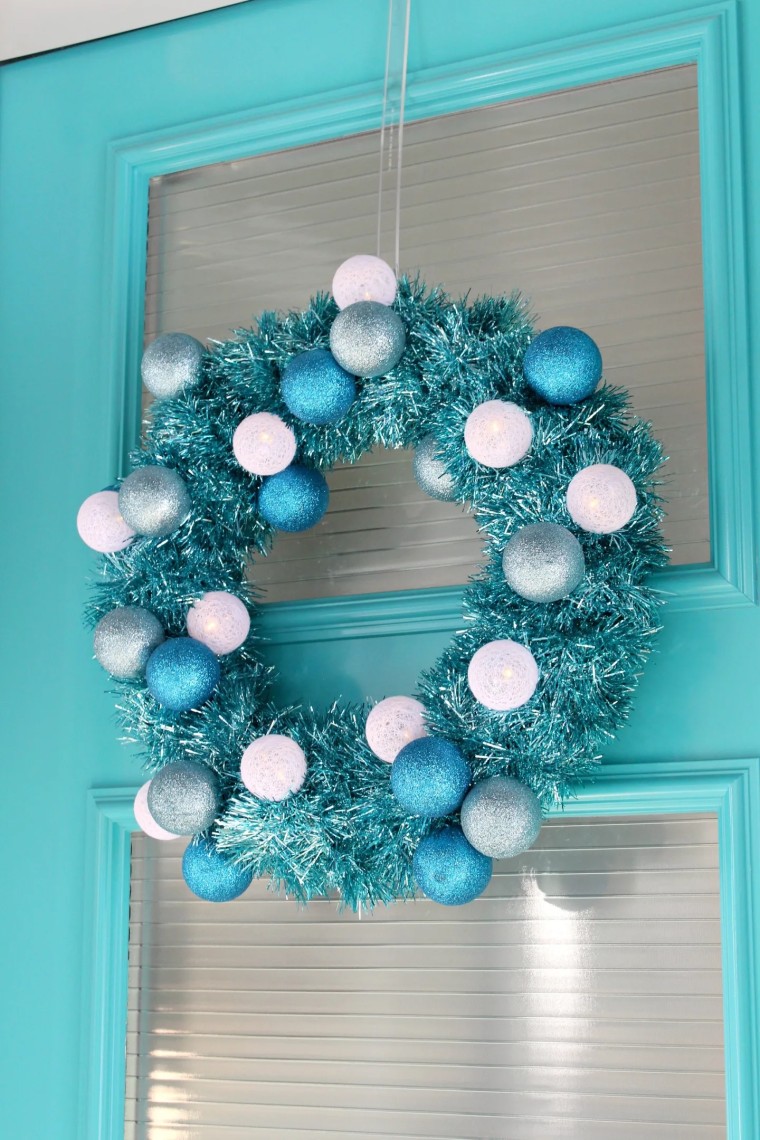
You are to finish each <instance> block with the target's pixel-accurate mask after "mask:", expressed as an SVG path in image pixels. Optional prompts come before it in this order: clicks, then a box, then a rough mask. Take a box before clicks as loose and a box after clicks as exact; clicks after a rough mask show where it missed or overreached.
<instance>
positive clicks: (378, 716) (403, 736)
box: [364, 697, 428, 764]
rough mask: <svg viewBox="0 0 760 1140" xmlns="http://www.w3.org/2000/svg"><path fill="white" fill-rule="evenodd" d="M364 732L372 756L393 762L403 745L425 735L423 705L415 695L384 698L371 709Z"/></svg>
mask: <svg viewBox="0 0 760 1140" xmlns="http://www.w3.org/2000/svg"><path fill="white" fill-rule="evenodd" d="M364 732H365V735H366V737H367V744H369V746H370V748H371V749H372V751H373V752H374V753H375V756H377V757H378V759H380V760H385V762H386V764H392V763H393V761H394V760H395V759H396V757H397V756H398V754H399V752H400V751H401V749H402V748H405V747H406V745H407V744H410V743H411V741H412V740H419V739H420V737H422V736H427V735H428V730H427V727H426V725H425V706H424V705H423V704H421V702H420V701H416V700H415V699H414V697H386V698H385V700H384V701H378V703H377V704H376V705H375V707H374V708H373V709H372V710H371V711H370V714H369V716H368V717H367V723H366V725H365V728H364Z"/></svg>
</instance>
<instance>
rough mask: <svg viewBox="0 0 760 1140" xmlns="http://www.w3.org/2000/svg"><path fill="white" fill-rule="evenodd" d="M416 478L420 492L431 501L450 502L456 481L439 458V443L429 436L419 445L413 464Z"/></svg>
mask: <svg viewBox="0 0 760 1140" xmlns="http://www.w3.org/2000/svg"><path fill="white" fill-rule="evenodd" d="M412 470H413V472H414V478H415V479H416V480H417V486H418V487H419V488H420V490H422V491H424V492H425V494H426V495H429V496H430V498H431V499H440V500H441V501H442V502H450V501H451V500H452V499H454V498H455V497H456V496H455V494H454V479H453V476H451V475H450V474H449V472H448V471H447V470H446V465H445V464H444V462H443V460H442V459H440V458H439V456H438V441H437V440H436V439H435V438H434V437H433V436H432V435H428V436H426V437H425V439H423V440H421V442H420V443H419V444H418V445H417V447H416V448H415V452H414V461H413V463H412Z"/></svg>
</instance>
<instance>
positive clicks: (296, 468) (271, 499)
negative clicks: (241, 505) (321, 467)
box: [259, 463, 330, 532]
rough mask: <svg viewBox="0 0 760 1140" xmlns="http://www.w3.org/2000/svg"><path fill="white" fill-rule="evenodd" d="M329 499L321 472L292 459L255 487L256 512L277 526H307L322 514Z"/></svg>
mask: <svg viewBox="0 0 760 1140" xmlns="http://www.w3.org/2000/svg"><path fill="white" fill-rule="evenodd" d="M329 501H330V492H329V490H328V487H327V483H326V481H325V479H324V476H322V475H320V473H319V472H318V471H315V470H314V469H313V468H312V467H302V466H301V465H300V464H298V463H293V464H292V465H291V466H290V467H288V468H287V469H286V470H285V471H280V472H279V473H278V474H277V475H271V476H270V477H269V478H268V479H265V480H264V482H263V483H262V485H261V490H260V491H259V513H260V514H261V515H262V517H263V518H264V519H266V521H267V522H268V523H269V525H270V526H273V527H275V528H276V529H277V530H285V531H291V532H293V531H300V530H308V529H309V527H312V526H316V524H317V523H318V522H319V520H320V519H321V518H322V516H323V515H324V513H325V511H326V510H327V506H328V503H329Z"/></svg>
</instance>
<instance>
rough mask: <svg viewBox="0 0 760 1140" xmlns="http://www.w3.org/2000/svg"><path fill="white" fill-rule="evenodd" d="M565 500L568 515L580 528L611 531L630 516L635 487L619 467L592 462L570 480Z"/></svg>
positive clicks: (596, 532) (603, 532)
mask: <svg viewBox="0 0 760 1140" xmlns="http://www.w3.org/2000/svg"><path fill="white" fill-rule="evenodd" d="M566 501H567V510H568V513H569V515H570V518H571V519H572V520H573V522H574V523H576V524H577V525H578V526H579V527H581V529H582V530H587V531H590V532H591V533H592V534H612V533H614V531H616V530H621V529H622V528H623V527H624V526H625V525H626V523H629V522H630V521H631V519H632V518H633V514H634V512H635V510H636V505H637V500H636V488H635V487H634V485H633V483H632V481H631V479H630V478H629V476H628V475H626V473H625V471H621V470H620V468H619V467H615V466H613V464H611V463H594V464H592V465H591V466H590V467H584V468H583V470H582V471H579V472H578V474H577V475H574V476H573V478H572V479H571V480H570V485H569V486H568V488H567V495H566Z"/></svg>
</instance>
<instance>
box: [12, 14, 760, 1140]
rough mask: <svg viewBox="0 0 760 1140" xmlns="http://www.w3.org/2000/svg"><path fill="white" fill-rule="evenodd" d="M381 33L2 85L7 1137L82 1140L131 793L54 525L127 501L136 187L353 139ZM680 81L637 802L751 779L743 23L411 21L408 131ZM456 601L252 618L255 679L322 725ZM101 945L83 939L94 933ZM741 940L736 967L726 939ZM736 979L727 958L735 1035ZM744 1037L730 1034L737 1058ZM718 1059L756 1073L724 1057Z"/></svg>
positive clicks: (749, 281) (25, 68)
mask: <svg viewBox="0 0 760 1140" xmlns="http://www.w3.org/2000/svg"><path fill="white" fill-rule="evenodd" d="M386 14H387V9H386V5H385V3H384V0H373V2H372V3H366V4H357V3H355V2H354V0H310V2H309V0H254V2H251V3H248V4H244V5H240V6H238V7H235V8H232V9H228V10H225V11H222V12H218V13H213V14H210V15H207V16H203V17H197V18H193V19H190V20H186V21H182V22H179V23H177V24H171V25H166V26H161V27H158V28H154V29H150V30H147V31H145V32H138V33H134V34H130V35H128V36H124V37H119V38H115V39H109V40H104V41H101V42H98V43H94V44H90V45H86V46H83V47H79V48H72V49H67V50H65V51H61V52H58V53H53V54H51V55H48V56H43V57H39V58H35V59H28V60H23V61H20V62H17V63H14V64H11V65H9V66H7V67H6V68H5V69H4V70H3V71H2V72H1V73H0V148H1V149H0V160H1V162H2V169H1V175H2V177H1V179H0V236H1V238H2V253H3V259H2V266H1V267H0V298H1V299H0V306H1V308H2V315H1V322H2V326H1V327H2V334H3V337H2V342H3V356H4V362H5V364H6V368H5V378H6V379H5V383H4V387H3V395H4V403H3V415H2V426H1V427H0V431H2V435H3V445H2V447H1V448H0V465H1V467H0V470H1V472H2V481H1V486H2V498H3V514H2V519H3V530H2V534H3V537H4V542H5V551H4V558H3V570H2V580H3V586H4V588H3V593H2V599H3V605H4V611H3V612H4V616H3V631H4V635H5V636H4V639H3V645H4V650H5V661H4V681H3V715H2V721H0V723H1V724H2V729H3V745H4V747H3V753H4V766H3V773H4V785H3V787H4V792H5V803H6V817H5V826H4V828H3V829H2V837H1V839H0V842H2V845H3V847H2V851H3V855H2V862H1V863H0V865H1V866H2V869H3V870H2V874H3V888H4V889H3V904H4V911H3V917H4V923H3V934H2V938H1V939H0V962H1V963H2V978H3V983H4V985H5V986H6V987H7V997H6V1005H7V1012H6V1013H5V1014H4V1017H3V1022H4V1034H3V1069H2V1073H3V1081H2V1083H3V1085H4V1087H5V1095H4V1098H3V1107H2V1112H3V1131H7V1133H8V1134H9V1135H14V1136H24V1137H28V1138H30V1140H37V1138H40V1140H42V1138H43V1137H44V1138H45V1140H49V1138H51V1137H55V1138H56V1140H58V1138H60V1140H69V1138H73V1137H74V1136H76V1135H78V1134H81V1129H80V1126H81V1124H82V1119H83V1118H82V1108H81V1101H80V1081H81V1078H82V1075H83V1069H84V1068H85V1067H86V1066H84V1065H83V1064H82V1063H81V1062H80V1054H79V1049H80V1040H81V1036H80V1033H81V1029H82V1020H83V1018H82V1008H83V1005H82V996H83V991H84V993H85V995H86V992H87V985H86V984H85V985H83V977H82V970H83V961H84V950H85V933H86V931H87V930H89V928H88V927H87V926H86V923H85V920H84V918H83V914H84V901H83V897H82V896H83V886H82V885H83V882H84V880H85V875H86V869H87V853H86V849H85V834H84V833H85V821H86V808H87V802H88V791H89V790H90V789H91V788H93V787H96V786H97V787H101V788H102V787H108V786H114V787H115V786H117V785H123V784H127V785H130V784H131V785H134V784H136V782H137V770H136V767H135V764H134V760H133V758H131V757H130V756H129V754H128V753H127V752H126V751H124V750H122V749H121V748H120V746H119V745H118V744H117V742H116V734H115V731H114V727H113V723H112V712H111V700H110V697H109V696H107V695H106V694H104V692H103V688H104V686H103V678H102V675H101V673H100V671H99V670H98V668H97V667H96V666H95V664H94V663H92V662H91V661H90V660H89V646H88V637H87V635H86V633H85V632H84V630H83V628H82V625H81V618H80V615H81V610H82V605H83V601H84V597H85V580H86V576H87V573H88V570H90V569H91V568H92V562H91V560H90V558H89V557H88V555H87V553H86V552H85V551H84V550H83V549H82V548H81V546H80V545H79V543H78V541H77V539H76V535H75V530H74V526H73V522H74V516H75V512H76V508H77V506H78V504H79V502H80V501H81V500H82V498H84V496H85V495H86V494H88V493H89V492H90V491H91V490H93V489H94V488H97V487H99V486H103V485H107V484H108V483H109V482H110V481H111V480H112V479H113V478H114V476H115V475H117V474H121V473H123V472H124V470H125V467H126V452H127V450H128V448H129V447H130V446H131V445H132V444H133V443H134V441H135V439H136V437H137V429H138V422H139V378H138V367H137V365H138V360H139V352H140V330H141V314H142V292H143V280H144V250H145V217H146V203H147V184H148V179H149V178H150V177H151V176H152V175H154V174H160V173H166V172H168V171H172V170H179V169H184V168H188V167H192V166H195V165H199V164H202V163H208V162H212V161H217V160H221V159H228V158H234V157H240V156H242V155H246V154H251V153H255V152H256V151H257V150H265V149H271V148H273V147H281V146H288V145H295V144H297V143H299V142H312V141H317V140H319V139H324V138H329V137H334V136H336V135H339V134H342V133H349V132H353V131H357V130H361V129H367V128H369V127H373V126H376V125H377V123H378V119H379V92H380V88H381V72H382V66H383V59H382V52H380V51H378V44H380V43H382V42H383V39H384V35H385V21H386ZM695 60H696V61H697V63H698V67H699V81H700V96H699V97H700V115H701V119H700V132H701V144H702V189H703V198H704V231H703V238H704V257H705V310H706V311H705V318H706V329H707V333H706V354H707V365H708V393H709V394H708V410H709V417H710V428H709V444H710V463H711V512H712V551H713V561H712V564H711V565H710V566H704V567H693V568H688V569H686V570H679V571H678V572H675V571H674V572H671V573H668V574H666V575H664V577H663V579H662V582H661V585H662V588H663V589H664V590H665V591H667V593H668V596H669V599H670V600H669V604H668V605H667V607H666V610H665V613H664V631H663V634H662V636H661V638H660V642H659V651H658V654H657V656H656V657H655V658H654V659H653V661H652V663H651V665H650V668H649V669H648V671H647V673H646V676H645V677H644V679H643V681H642V684H641V688H640V691H639V695H638V697H637V702H636V712H635V715H634V717H633V718H632V720H631V722H630V724H629V726H628V728H627V729H626V730H625V732H623V733H621V735H620V738H619V740H618V741H617V742H616V743H615V744H614V745H613V746H612V747H611V749H610V753H609V758H610V759H611V760H614V759H615V758H617V759H618V760H620V759H621V758H625V759H626V760H628V761H631V762H635V763H639V764H641V765H642V770H646V772H647V778H648V779H649V778H651V779H652V780H656V778H657V776H656V773H657V770H658V765H662V769H663V771H666V770H672V766H673V765H674V764H676V763H681V764H686V765H687V766H688V767H693V768H694V770H695V771H697V772H699V771H700V770H704V771H705V773H706V774H707V773H710V772H712V771H713V768H712V767H711V766H712V765H714V764H715V763H716V762H718V761H720V762H726V761H728V760H730V759H731V758H742V760H745V759H746V760H747V761H748V764H749V768H748V770H750V769H751V770H754V769H753V768H752V765H753V764H754V761H753V760H752V758H753V757H757V756H758V755H760V724H759V722H758V714H757V699H756V689H757V669H756V660H757V657H758V650H759V649H760V613H759V612H758V609H757V606H756V600H757V553H756V547H757V533H758V528H757V523H758V518H757V498H756V495H755V494H754V492H753V475H754V463H755V460H754V457H753V441H754V440H756V439H757V428H758V424H757V416H758V405H759V403H760V402H759V401H758V399H757V380H756V376H757V363H758V362H757V341H756V338H754V339H753V338H751V337H750V330H749V322H748V311H749V308H748V306H751V304H753V303H754V305H757V294H758V286H760V278H759V277H758V270H757V266H758V265H760V214H758V208H757V205H756V202H755V201H754V200H753V199H752V198H751V197H750V196H749V194H746V195H745V194H744V191H745V188H746V187H748V186H750V185H753V184H757V182H758V177H759V176H760V138H759V137H758V135H757V131H756V129H755V124H754V119H753V117H752V116H751V114H749V110H750V108H751V107H752V106H756V105H757V103H758V97H759V93H758V85H759V84H760V79H758V76H759V75H760V67H758V63H760V7H759V6H758V5H757V4H756V3H754V2H750V0H746V2H744V3H742V2H739V3H732V2H731V3H718V4H709V5H704V6H703V5H690V6H686V7H684V5H683V4H682V3H680V2H679V0H623V2H621V3H618V4H616V5H614V6H612V7H610V6H607V5H599V4H596V3H594V0H579V2H578V3H576V4H575V5H567V4H564V3H561V2H560V0H544V2H543V3H542V4H540V5H532V6H531V5H518V4H517V3H504V2H503V0H473V2H472V3H470V4H467V5H463V4H459V3H456V2H455V0H416V3H415V16H414V23H413V29H412V46H411V55H410V81H409V112H410V114H411V115H412V116H416V117H423V116H425V115H431V114H440V113H444V112H446V111H451V110H458V109H462V108H463V107H470V106H476V105H478V104H479V103H487V102H489V101H494V100H495V99H497V98H500V99H503V98H509V97H514V96H517V95H525V94H531V93H538V92H541V91H548V90H555V89H560V88H562V87H563V86H571V85H576V84H580V83H586V82H593V81H598V80H602V79H605V78H613V77H616V76H620V75H624V74H630V73H634V72H636V71H641V70H648V69H653V68H656V67H663V66H670V65H672V64H677V63H682V62H693V61H695ZM742 108H744V110H745V112H747V113H746V115H745V117H744V120H743V121H742V118H741V112H742ZM752 354H754V356H753V355H752ZM753 362H754V366H755V367H754V369H753V367H752V365H753ZM454 602H455V599H453V598H452V596H451V595H450V594H446V595H440V596H436V595H434V594H432V593H427V594H425V595H423V596H420V597H415V596H413V595H405V596H404V597H402V598H399V599H396V600H394V599H393V598H389V599H386V600H385V601H383V602H382V603H373V602H372V601H349V602H346V603H325V604H324V605H323V604H318V605H313V606H311V607H309V606H305V607H303V606H302V607H300V608H299V607H296V608H290V609H288V607H287V606H286V607H284V608H283V609H282V610H281V611H280V614H279V615H275V616H274V617H273V619H272V620H273V622H274V624H275V626H276V627H277V629H278V634H277V645H276V646H275V647H274V648H273V653H272V657H273V661H275V663H276V664H278V665H280V666H283V665H286V664H287V662H288V661H289V660H291V661H292V659H293V657H292V655H293V653H294V652H295V650H294V648H293V643H294V641H297V642H298V645H297V654H298V661H299V665H298V669H299V671H301V672H308V673H312V674H313V673H316V672H318V673H319V676H320V677H321V678H322V690H321V696H323V697H324V698H325V699H327V698H328V697H329V696H331V695H332V694H333V693H334V692H335V691H339V690H340V687H341V684H340V678H341V677H345V676H347V675H348V676H355V675H356V676H361V677H363V678H366V679H367V681H366V684H365V685H364V686H363V687H364V688H365V690H366V691H370V692H374V693H376V694H377V695H382V694H384V693H387V692H389V691H399V690H400V689H402V690H403V689H404V688H406V687H409V686H411V684H412V683H413V680H414V677H415V676H416V674H417V672H418V671H419V669H420V668H421V667H422V666H424V665H425V663H427V662H429V661H430V660H432V659H433V657H434V654H435V653H436V651H437V650H438V649H439V648H440V647H441V646H442V645H443V644H444V643H445V641H446V639H447V637H448V634H449V632H450V631H451V629H452V628H453V627H454V625H455V623H456V620H457V619H456V607H455V604H453V603H454ZM304 630H305V631H306V632H304ZM317 695H320V694H319V693H318V694H317ZM642 795H643V796H644V798H646V796H645V793H644V792H642ZM700 802H701V801H700ZM748 826H750V827H751V826H755V827H756V826H757V820H756V819H750V820H749V821H748ZM748 850H749V849H748ZM726 858H729V859H730V858H732V855H731V852H728V853H727V854H726ZM745 871H746V868H745V867H744V866H743V865H742V866H740V867H739V868H738V871H737V873H738V874H744V873H745ZM741 885H742V889H743V891H744V893H745V894H749V893H751V891H753V890H756V887H755V886H754V885H753V884H751V883H750V882H749V881H747V880H746V879H744V880H741ZM101 902H102V903H103V905H105V906H107V899H105V900H101ZM98 921H100V915H99V914H97V913H96V914H94V915H93V914H92V913H89V914H88V916H87V922H89V924H90V925H92V924H93V923H97V922H98ZM727 934H728V935H731V932H727ZM743 937H744V938H745V941H746V944H747V946H750V947H751V941H752V940H751V937H750V932H747V931H744V932H743ZM754 969H755V967H754V965H753V962H752V960H751V958H748V963H747V974H746V983H747V986H748V987H749V988H748V989H747V992H746V999H747V1001H746V1004H748V1006H749V1008H750V1009H751V1008H752V1003H753V1002H754V1001H755V996H756V990H754V989H753V987H755V986H756V984H757V978H756V974H755V973H753V972H752V971H753V970H754ZM86 981H87V979H86V978H85V982H86ZM118 992H120V991H116V993H117V996H118ZM754 1024H755V1022H754V1021H753V1020H752V1019H751V1018H750V1019H749V1020H748V1021H747V1023H746V1026H745V1028H744V1029H740V1027H738V1026H730V1025H729V1027H728V1032H729V1033H732V1032H733V1033H735V1034H739V1033H740V1031H742V1032H746V1033H747V1034H751V1033H752V1032H753V1030H752V1026H753V1025H754ZM738 1045H741V1046H742V1048H744V1049H745V1051H746V1050H751V1049H752V1048H754V1046H753V1043H752V1041H751V1040H749V1039H747V1040H745V1041H743V1042H738ZM738 1045H737V1047H738ZM737 1095H738V1094H737ZM742 1095H749V1096H750V1098H751V1097H752V1095H753V1093H752V1090H750V1093H749V1094H746V1093H743V1094H742ZM755 1108H756V1106H755ZM743 1119H744V1120H745V1121H746V1120H748V1119H749V1116H744V1117H743ZM732 1127H733V1128H734V1131H733V1135H732V1140H734V1138H735V1137H736V1136H739V1135H742V1136H743V1137H744V1138H745V1140H751V1133H750V1132H749V1131H747V1130H746V1127H744V1131H742V1132H740V1131H739V1130H738V1129H739V1125H735V1126H733V1125H732Z"/></svg>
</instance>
